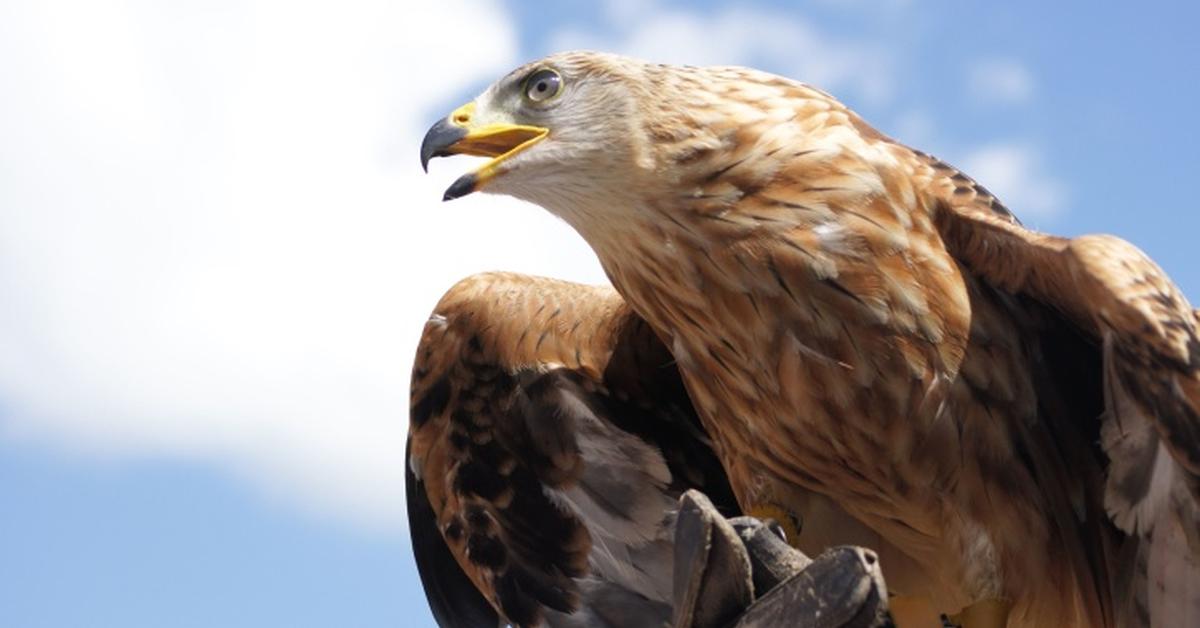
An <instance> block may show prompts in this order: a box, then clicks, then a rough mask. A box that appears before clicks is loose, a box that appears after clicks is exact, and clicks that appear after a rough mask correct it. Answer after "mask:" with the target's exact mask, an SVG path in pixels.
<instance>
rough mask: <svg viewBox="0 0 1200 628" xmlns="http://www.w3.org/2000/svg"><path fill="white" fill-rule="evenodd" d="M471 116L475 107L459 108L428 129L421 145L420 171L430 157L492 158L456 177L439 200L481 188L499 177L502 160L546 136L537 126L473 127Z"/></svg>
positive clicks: (496, 124) (506, 124) (454, 197)
mask: <svg viewBox="0 0 1200 628" xmlns="http://www.w3.org/2000/svg"><path fill="white" fill-rule="evenodd" d="M474 114H475V103H468V104H466V105H463V106H462V107H459V108H458V109H456V110H454V113H451V114H450V115H449V116H448V117H446V118H444V119H442V120H438V122H437V123H436V124H434V125H433V126H432V127H430V129H429V131H428V132H427V133H425V139H424V140H423V141H422V142H421V167H422V168H424V169H425V170H426V171H428V170H429V160H430V159H433V158H434V157H444V156H446V155H475V156H478V157H491V158H492V159H491V160H490V161H488V162H487V163H485V164H483V166H481V167H480V168H479V169H478V170H476V171H474V172H468V173H467V174H464V175H463V176H461V177H459V178H458V180H457V181H455V182H454V183H453V184H451V185H450V187H449V188H447V189H446V194H445V196H443V197H442V200H445V201H449V200H452V199H456V198H459V197H460V196H466V195H467V194H470V193H471V192H474V191H476V190H478V189H480V188H482V187H483V186H484V185H485V184H487V182H488V181H491V180H492V179H493V178H495V177H496V175H498V174H499V173H500V165H501V164H502V163H504V161H505V160H507V159H510V158H511V157H512V156H513V155H516V154H517V153H519V152H521V151H523V150H525V149H527V148H529V147H530V146H533V145H534V144H537V143H538V142H540V141H542V140H543V139H545V137H546V135H547V134H548V133H549V132H550V130H549V129H546V128H543V127H540V126H528V125H524V124H509V123H502V122H492V123H489V124H483V125H477V124H475V122H474V118H475V115H474Z"/></svg>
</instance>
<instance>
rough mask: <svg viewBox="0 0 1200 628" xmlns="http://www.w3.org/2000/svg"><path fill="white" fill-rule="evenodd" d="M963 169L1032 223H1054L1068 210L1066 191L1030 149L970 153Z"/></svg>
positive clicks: (994, 147)
mask: <svg viewBox="0 0 1200 628" xmlns="http://www.w3.org/2000/svg"><path fill="white" fill-rule="evenodd" d="M962 168H963V170H964V171H965V172H967V173H968V174H969V175H970V176H971V178H973V179H975V180H976V181H979V182H980V183H981V184H983V185H984V186H985V187H987V188H988V189H989V190H990V191H991V192H992V193H993V194H995V195H996V196H997V197H999V198H1000V200H1001V201H1002V202H1003V203H1004V204H1005V205H1006V206H1008V208H1009V209H1011V210H1012V211H1013V213H1015V214H1016V215H1017V216H1019V217H1020V218H1021V219H1022V220H1024V221H1026V222H1028V223H1031V224H1036V223H1037V222H1038V221H1048V220H1051V219H1053V218H1055V217H1057V216H1058V215H1059V214H1060V212H1062V211H1063V210H1064V208H1065V205H1066V201H1067V193H1066V187H1065V186H1064V185H1063V184H1062V183H1061V182H1060V181H1058V180H1057V179H1055V178H1054V177H1053V176H1052V175H1051V174H1049V172H1048V171H1047V170H1046V168H1045V166H1044V164H1043V160H1042V158H1041V156H1040V155H1039V153H1038V152H1037V151H1036V150H1034V149H1033V148H1030V147H1029V146H1024V145H1020V144H992V145H989V146H984V147H982V148H979V149H976V150H973V151H971V152H968V153H967V154H966V157H965V158H964V159H963V162H962Z"/></svg>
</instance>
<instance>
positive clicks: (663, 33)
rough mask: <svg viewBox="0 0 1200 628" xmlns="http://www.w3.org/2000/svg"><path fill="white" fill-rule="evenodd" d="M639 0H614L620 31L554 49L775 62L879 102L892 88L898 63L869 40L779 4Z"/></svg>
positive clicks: (583, 34) (611, 6)
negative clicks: (706, 5) (771, 7)
mask: <svg viewBox="0 0 1200 628" xmlns="http://www.w3.org/2000/svg"><path fill="white" fill-rule="evenodd" d="M632 6H633V5H631V3H629V2H626V1H625V0H612V1H611V2H609V3H608V4H607V10H608V15H609V17H610V19H612V20H613V23H614V24H622V25H629V26H628V28H622V29H620V30H621V32H620V34H619V35H611V36H610V35H602V34H598V33H596V32H594V31H593V30H588V31H581V30H577V29H576V30H572V29H569V30H565V31H563V32H561V33H559V34H558V35H557V36H555V37H553V38H552V39H551V40H550V42H551V48H552V49H554V50H570V49H596V50H609V51H613V52H619V53H622V54H627V55H632V56H635V57H640V58H643V59H647V60H651V61H657V62H661V63H682V64H691V65H731V64H741V65H749V66H755V67H764V66H770V67H771V68H773V69H775V70H776V71H777V72H780V73H782V74H784V75H786V76H789V77H792V78H795V79H798V80H801V81H804V82H806V83H811V84H813V85H816V86H818V87H820V88H822V89H825V90H828V91H830V92H832V93H834V94H837V95H839V96H841V97H843V98H847V97H849V96H855V97H861V98H863V99H866V100H868V101H870V102H873V103H879V102H884V101H886V100H888V99H889V98H890V97H891V95H892V91H893V88H894V85H893V79H892V77H893V74H894V73H893V71H892V70H893V68H892V62H891V60H890V59H889V56H888V55H887V54H885V53H884V50H883V49H882V48H880V47H878V46H876V45H874V44H872V43H870V42H865V41H845V40H839V39H836V38H832V37H828V36H825V35H823V34H821V33H819V32H817V30H816V29H814V28H813V27H812V26H810V25H809V24H808V23H807V22H805V21H803V20H801V19H799V18H796V17H792V16H790V15H787V14H781V13H780V12H778V11H767V10H762V9H753V8H726V9H720V10H717V11H712V12H703V13H701V12H691V11H684V10H680V9H673V8H667V7H661V6H657V5H656V4H649V5H638V13H637V14H636V17H630V15H631V12H632V9H631V7H632Z"/></svg>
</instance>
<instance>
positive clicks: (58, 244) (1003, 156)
mask: <svg viewBox="0 0 1200 628" xmlns="http://www.w3.org/2000/svg"><path fill="white" fill-rule="evenodd" d="M402 4H403V3H395V2H386V1H384V0H376V1H371V0H363V1H361V2H340V3H336V6H335V4H334V3H329V4H328V5H315V4H309V3H304V2H299V3H297V2H270V1H266V0H264V1H256V2H235V1H233V0H229V1H227V2H211V3H204V4H199V3H149V2H124V3H112V4H110V5H107V6H106V7H103V8H102V7H99V6H98V5H97V3H88V2H70V1H58V0H39V1H37V2H32V1H31V2H24V3H23V2H7V3H5V4H3V5H2V6H0V625H3V626H13V627H32V626H122V627H129V626H271V625H287V626H331V625H339V626H340V625H346V626H396V625H428V624H429V623H430V620H429V616H428V612H427V611H426V610H425V607H424V599H423V596H422V594H421V591H420V588H419V584H418V581H417V579H416V574H415V572H414V569H413V566H412V564H411V559H410V558H409V555H410V552H409V548H408V546H407V532H406V530H405V527H404V525H405V524H404V518H403V496H402V490H403V489H402V484H403V482H402V470H403V468H402V458H403V455H402V454H403V437H404V430H405V398H406V395H407V370H408V365H409V362H410V359H411V353H412V350H413V347H414V346H415V342H416V338H417V334H418V333H419V330H420V326H421V324H422V322H423V320H424V317H425V316H426V315H427V313H428V311H429V309H430V307H431V306H432V305H433V303H434V302H435V301H436V299H437V297H438V296H439V295H440V293H441V291H442V290H443V289H444V288H445V287H447V286H449V285H450V283H452V282H453V281H454V280H455V279H457V278H459V277H461V276H464V275H466V274H469V273H471V272H477V271H482V270H491V269H509V270H516V271H521V272H533V273H540V274H551V275H556V276H561V277H566V278H572V279H578V280H590V281H598V280H600V279H601V275H600V273H599V271H598V269H597V267H596V264H595V262H594V260H592V258H591V255H590V253H589V252H588V251H587V250H586V248H585V245H584V244H583V243H582V242H581V241H580V240H579V239H578V238H577V237H575V236H574V234H572V233H571V232H570V231H569V230H567V229H566V228H565V227H564V226H563V225H561V224H559V223H557V222H555V221H554V220H552V219H551V218H549V217H548V216H546V215H544V213H543V212H541V211H540V210H537V209H536V208H531V207H528V206H524V205H521V204H519V203H516V202H515V201H511V200H507V199H501V198H496V197H487V196H481V195H476V196H473V197H469V198H467V199H463V200H461V201H458V202H456V203H454V204H452V205H442V204H441V203H439V202H438V200H439V199H440V197H441V190H442V189H443V188H444V187H445V185H447V184H448V183H449V181H450V180H452V179H453V178H454V176H455V175H456V174H457V173H458V172H460V171H461V170H462V168H463V166H464V165H465V164H464V162H463V161H460V160H446V161H445V162H439V163H436V164H435V165H434V167H433V172H432V173H431V174H430V175H428V176H426V175H422V174H421V173H420V171H419V168H418V166H417V158H416V153H417V145H418V143H419V141H420V137H421V134H422V133H423V131H424V129H425V128H426V127H427V126H428V124H430V123H431V122H432V121H433V120H434V119H436V118H437V117H439V116H440V115H444V113H445V112H446V111H448V110H449V109H450V108H452V107H453V106H455V105H457V104H460V103H461V102H462V101H465V100H466V99H468V98H470V97H471V96H472V95H473V94H474V93H476V92H477V91H479V90H480V89H482V87H484V86H485V85H486V84H487V83H489V82H490V81H491V80H492V79H494V78H495V77H498V76H500V75H502V74H503V73H504V72H506V71H507V70H508V69H510V68H511V67H513V66H515V65H516V64H518V63H520V62H522V61H524V60H527V59H530V58H535V57H537V56H540V55H542V54H545V53H548V52H551V51H554V50H557V49H561V48H566V47H579V46H587V47H596V48H603V49H607V50H614V51H619V52H626V53H632V54H638V55H641V56H647V57H651V58H654V59H655V60H660V61H680V62H690V63H735V64H744V65H754V66H757V67H760V68H763V69H767V70H771V71H775V72H778V73H781V74H785V75H788V76H792V77H794V78H798V79H801V80H807V81H811V82H814V83H816V84H818V85H820V86H822V87H824V88H826V89H828V90H830V91H832V92H833V93H834V94H836V95H838V96H839V97H841V98H842V99H843V100H845V101H847V102H848V103H850V104H852V105H853V106H854V107H855V108H856V109H858V110H859V112H860V113H862V114H863V115H864V116H865V117H866V118H867V119H868V120H870V121H872V122H873V123H874V124H876V125H877V126H879V127H880V128H881V129H883V130H884V131H885V132H888V133H889V134H892V135H893V136H895V137H896V138H898V139H900V140H902V141H905V142H907V143H910V144H912V145H914V146H917V147H920V148H923V149H925V150H928V151H931V152H934V153H935V154H938V155H939V156H941V157H943V158H945V159H946V160H947V161H950V162H951V163H955V164H957V165H960V166H962V167H964V168H965V169H967V170H968V172H970V173H971V174H972V175H973V176H975V177H976V178H977V179H979V180H980V181H981V182H982V183H983V184H984V185H986V186H988V187H989V188H991V189H992V190H993V191H994V192H996V193H997V194H999V195H1000V196H1001V198H1003V199H1004V200H1005V201H1006V202H1007V203H1008V204H1009V206H1010V207H1011V208H1012V209H1013V210H1014V211H1015V212H1016V213H1017V214H1018V215H1020V216H1021V217H1022V218H1023V219H1024V220H1025V221H1026V222H1027V223H1028V224H1030V225H1033V226H1036V227H1038V228H1041V229H1044V230H1047V231H1053V232H1057V233H1063V234H1080V233H1087V232H1109V233H1115V234H1118V235H1121V236H1123V237H1125V238H1127V239H1130V240H1132V241H1133V242H1134V243H1136V244H1137V245H1139V246H1141V247H1142V248H1144V249H1145V250H1146V251H1147V252H1149V253H1150V254H1151V256H1152V257H1154V258H1155V259H1156V260H1157V261H1158V262H1159V263H1160V264H1161V265H1163V266H1164V268H1166V269H1167V271H1168V272H1169V273H1171V275H1172V276H1173V277H1174V278H1175V280H1176V281H1177V282H1178V283H1179V284H1180V285H1181V286H1182V287H1183V289H1184V291H1185V293H1187V294H1189V295H1190V296H1191V297H1192V300H1193V301H1194V302H1196V301H1200V265H1198V264H1197V263H1196V253H1195V251H1194V250H1192V248H1191V244H1190V243H1191V241H1192V240H1193V239H1194V236H1195V234H1196V233H1198V232H1200V217H1198V213H1197V209H1198V208H1197V207H1196V202H1195V200H1194V194H1193V193H1192V185H1193V184H1194V183H1195V181H1196V180H1197V178H1200V156H1198V155H1197V152H1196V148H1195V147H1196V146H1197V145H1200V122H1198V121H1197V117H1196V116H1195V115H1194V113H1193V111H1194V109H1195V106H1196V105H1195V103H1196V102H1198V101H1200V87H1198V86H1200V76H1198V75H1200V43H1197V41H1198V40H1197V39H1196V38H1195V37H1194V36H1193V34H1192V32H1191V31H1192V27H1193V26H1194V24H1196V23H1197V20H1198V19H1200V9H1197V8H1195V7H1194V6H1193V5H1192V4H1191V3H1183V2H1179V3H1140V4H1138V6H1137V7H1133V6H1132V5H1130V6H1125V4H1124V3H1109V4H1111V5H1112V6H1099V4H1100V3H1083V2H1079V3H1041V2H1024V1H1018V2H1007V3H998V2H988V3H984V2H978V3H971V2H934V1H922V0H907V1H906V0H880V1H878V2H870V1H868V0H821V1H816V2H810V3H784V2H759V3H738V4H736V5H734V4H732V3H730V4H726V3H719V2H704V3H693V4H687V5H684V4H678V3H670V2H658V3H647V2H629V1H625V0H610V1H608V2H601V3H594V2H577V1H567V2H560V3H556V4H553V5H550V4H547V5H545V6H538V5H533V4H522V3H516V2H498V1H495V0H441V1H439V2H437V3H429V4H416V3H412V4H403V6H401V5H402Z"/></svg>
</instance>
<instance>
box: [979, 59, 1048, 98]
mask: <svg viewBox="0 0 1200 628" xmlns="http://www.w3.org/2000/svg"><path fill="white" fill-rule="evenodd" d="M967 91H968V93H969V94H970V95H971V97H972V98H973V99H974V100H976V101H979V102H983V103H988V104H1001V105H1020V104H1025V103H1027V102H1029V100H1030V99H1031V98H1033V92H1034V81H1033V75H1032V74H1031V73H1030V72H1029V70H1028V69H1026V68H1025V66H1023V65H1021V64H1020V63H1018V62H1017V61H1014V60H1012V59H984V60H981V61H977V62H975V63H974V64H972V65H971V67H970V68H969V69H968V74H967Z"/></svg>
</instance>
